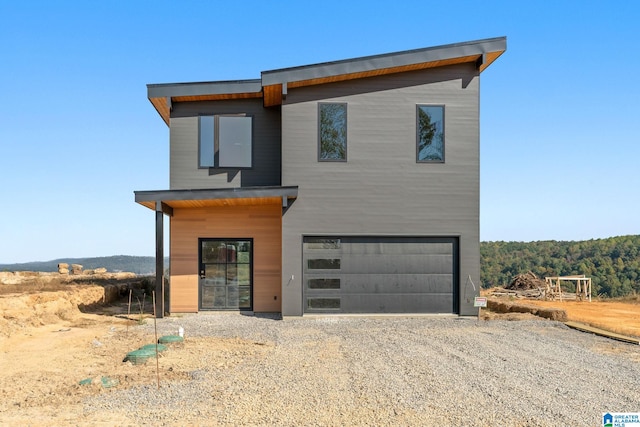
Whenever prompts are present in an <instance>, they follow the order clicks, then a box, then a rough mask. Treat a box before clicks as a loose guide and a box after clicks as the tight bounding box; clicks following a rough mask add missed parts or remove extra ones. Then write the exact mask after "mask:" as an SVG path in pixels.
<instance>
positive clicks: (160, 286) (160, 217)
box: [156, 200, 164, 319]
mask: <svg viewBox="0 0 640 427" xmlns="http://www.w3.org/2000/svg"><path fill="white" fill-rule="evenodd" d="M163 317H164V212H163V211H162V202H161V201H160V200H158V201H156V318H158V319H162V318H163Z"/></svg>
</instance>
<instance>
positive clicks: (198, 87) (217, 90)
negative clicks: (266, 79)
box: [147, 79, 262, 99]
mask: <svg viewBox="0 0 640 427" xmlns="http://www.w3.org/2000/svg"><path fill="white" fill-rule="evenodd" d="M260 91H262V82H261V80H260V79H253V80H236V81H220V82H197V83H161V84H148V85H147V97H148V98H149V99H151V98H163V97H175V96H199V95H226V94H234V93H258V92H260Z"/></svg>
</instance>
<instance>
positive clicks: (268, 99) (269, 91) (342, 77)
mask: <svg viewBox="0 0 640 427" xmlns="http://www.w3.org/2000/svg"><path fill="white" fill-rule="evenodd" d="M502 53H504V50H500V51H495V52H488V53H485V55H484V62H482V63H481V64H480V66H479V68H478V70H479V72H482V71H484V70H485V69H486V68H487V67H488V66H489V65H491V63H493V62H494V61H495V60H496V59H498V57H499V56H500V55H502ZM481 56H482V55H480V54H474V55H468V56H461V57H457V58H449V59H443V60H437V61H430V62H421V63H417V64H410V65H403V66H398V67H389V68H381V69H376V70H369V71H363V72H356V73H348V74H338V75H332V76H327V77H321V78H314V79H309V80H300V81H291V82H287V89H295V88H300V87H305V86H313V85H320V84H327V83H335V82H341V81H346V80H354V79H363V78H367V77H377V76H383V75H388V74H394V73H403V72H408V71H416V70H425V69H428V68H436V67H444V66H447V65H455V64H463V63H478V61H479V60H480V58H481ZM250 98H263V104H264V106H265V107H274V106H278V105H282V100H283V85H282V84H273V85H267V86H264V87H263V88H262V92H249V93H228V94H216V95H210V94H202V95H190V96H173V97H171V102H172V103H173V102H190V101H218V100H226V99H250ZM149 101H151V104H153V106H154V107H155V109H156V110H157V111H158V113H159V114H160V116H161V117H162V119H163V120H164V121H165V123H166V124H167V126H169V117H170V108H169V105H168V102H167V98H166V97H158V98H149Z"/></svg>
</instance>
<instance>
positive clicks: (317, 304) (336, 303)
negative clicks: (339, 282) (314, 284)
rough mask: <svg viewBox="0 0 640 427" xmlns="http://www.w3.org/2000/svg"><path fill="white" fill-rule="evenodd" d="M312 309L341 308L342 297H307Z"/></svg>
mask: <svg viewBox="0 0 640 427" xmlns="http://www.w3.org/2000/svg"><path fill="white" fill-rule="evenodd" d="M307 308H308V309H310V310H340V298H307Z"/></svg>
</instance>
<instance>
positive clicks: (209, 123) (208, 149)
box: [198, 116, 215, 168]
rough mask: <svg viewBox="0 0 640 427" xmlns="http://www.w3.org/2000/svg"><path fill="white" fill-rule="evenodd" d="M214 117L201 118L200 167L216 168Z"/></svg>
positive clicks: (199, 137)
mask: <svg viewBox="0 0 640 427" xmlns="http://www.w3.org/2000/svg"><path fill="white" fill-rule="evenodd" d="M214 133H215V132H214V117H213V116H201V117H200V120H199V124H198V158H199V160H198V166H199V167H201V168H212V167H213V166H214V164H215V163H214V154H213V153H214V150H213V148H214Z"/></svg>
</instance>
